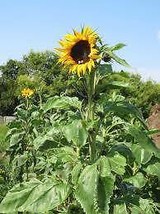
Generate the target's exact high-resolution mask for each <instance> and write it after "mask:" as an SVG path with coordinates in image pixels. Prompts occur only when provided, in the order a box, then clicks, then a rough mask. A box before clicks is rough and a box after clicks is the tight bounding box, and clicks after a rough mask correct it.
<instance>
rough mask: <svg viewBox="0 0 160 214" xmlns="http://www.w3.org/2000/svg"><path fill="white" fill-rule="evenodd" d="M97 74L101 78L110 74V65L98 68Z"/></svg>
mask: <svg viewBox="0 0 160 214" xmlns="http://www.w3.org/2000/svg"><path fill="white" fill-rule="evenodd" d="M98 72H99V74H100V75H101V76H102V77H103V76H105V75H106V74H108V73H112V72H113V70H112V66H111V65H110V64H102V65H99V66H98Z"/></svg>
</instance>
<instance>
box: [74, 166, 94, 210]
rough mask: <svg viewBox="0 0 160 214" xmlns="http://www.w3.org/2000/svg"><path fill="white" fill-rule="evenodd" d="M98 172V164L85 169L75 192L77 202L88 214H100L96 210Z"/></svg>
mask: <svg viewBox="0 0 160 214" xmlns="http://www.w3.org/2000/svg"><path fill="white" fill-rule="evenodd" d="M97 182H98V170H97V166H96V164H94V165H89V166H86V167H85V168H84V170H83V171H82V173H81V175H80V177H79V179H78V184H77V187H76V190H75V197H76V200H77V201H78V202H79V203H80V204H81V206H82V208H83V210H84V211H85V213H86V214H91V213H92V214H98V213H97V211H96V210H95V203H96V192H97Z"/></svg>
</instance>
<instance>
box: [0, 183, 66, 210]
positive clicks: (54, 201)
mask: <svg viewBox="0 0 160 214" xmlns="http://www.w3.org/2000/svg"><path fill="white" fill-rule="evenodd" d="M69 190H70V188H69V186H68V185H67V184H65V183H57V184H54V183H53V182H51V181H46V182H45V183H42V182H40V181H38V180H32V181H30V182H26V183H22V184H18V185H16V186H15V187H14V188H13V189H12V190H10V191H9V193H8V194H7V195H6V197H5V198H4V199H3V201H2V203H1V204H0V210H1V213H9V212H10V213H12V212H13V211H19V212H24V211H28V212H31V213H44V212H47V211H49V210H52V209H54V208H56V207H57V206H59V205H60V204H61V203H63V202H64V201H65V200H66V198H67V197H68V194H69Z"/></svg>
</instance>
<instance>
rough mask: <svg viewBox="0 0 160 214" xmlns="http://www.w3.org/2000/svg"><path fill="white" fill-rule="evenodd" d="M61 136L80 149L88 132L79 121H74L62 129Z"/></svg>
mask: <svg viewBox="0 0 160 214" xmlns="http://www.w3.org/2000/svg"><path fill="white" fill-rule="evenodd" d="M62 131H63V134H64V136H65V137H66V139H67V141H68V142H73V143H74V144H75V145H76V146H78V147H82V146H83V145H84V144H85V143H86V141H87V138H88V132H87V130H86V129H85V127H84V126H83V124H82V121H81V120H74V121H73V122H72V123H70V124H68V125H65V126H64V127H63V128H62Z"/></svg>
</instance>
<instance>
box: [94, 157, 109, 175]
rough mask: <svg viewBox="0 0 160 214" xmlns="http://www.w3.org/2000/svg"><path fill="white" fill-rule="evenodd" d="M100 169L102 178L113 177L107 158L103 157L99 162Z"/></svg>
mask: <svg viewBox="0 0 160 214" xmlns="http://www.w3.org/2000/svg"><path fill="white" fill-rule="evenodd" d="M97 164H98V167H99V171H100V176H101V177H106V176H110V175H111V167H110V162H109V160H108V158H107V157H105V156H102V157H101V158H100V159H99V160H98V163H97Z"/></svg>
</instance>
